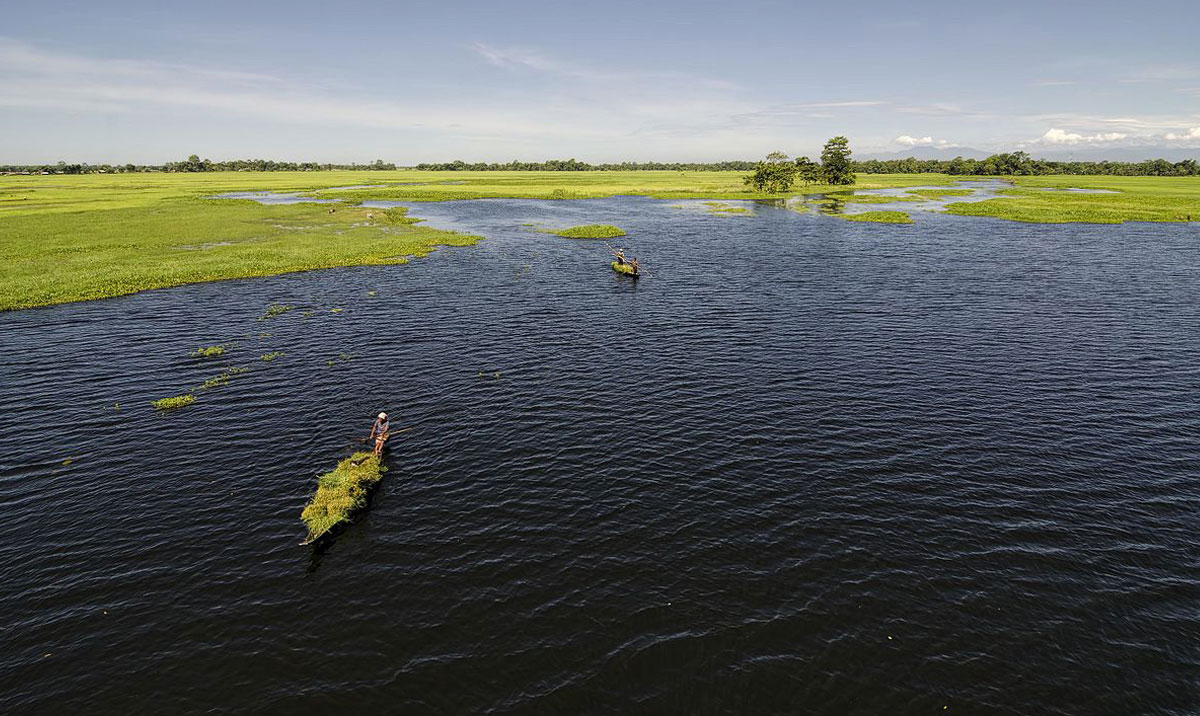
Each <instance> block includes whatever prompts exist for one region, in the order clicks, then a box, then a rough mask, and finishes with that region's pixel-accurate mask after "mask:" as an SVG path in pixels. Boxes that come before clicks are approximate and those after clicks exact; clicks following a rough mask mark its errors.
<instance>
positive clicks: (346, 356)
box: [328, 353, 354, 367]
mask: <svg viewBox="0 0 1200 716" xmlns="http://www.w3.org/2000/svg"><path fill="white" fill-rule="evenodd" d="M353 357H354V356H353V355H351V354H350V353H338V354H337V355H336V356H334V357H333V358H330V359H329V361H328V362H329V365H330V367H333V366H334V365H337V362H338V361H342V362H343V363H345V362H346V361H348V360H350V359H351V358H353Z"/></svg>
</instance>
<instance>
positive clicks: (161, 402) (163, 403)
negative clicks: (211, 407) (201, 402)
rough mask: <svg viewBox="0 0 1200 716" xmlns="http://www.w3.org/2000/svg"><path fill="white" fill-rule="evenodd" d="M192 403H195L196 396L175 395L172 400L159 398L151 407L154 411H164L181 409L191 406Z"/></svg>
mask: <svg viewBox="0 0 1200 716" xmlns="http://www.w3.org/2000/svg"><path fill="white" fill-rule="evenodd" d="M194 402H196V396H194V395H192V394H191V393H186V394H184V395H177V396H175V397H174V398H159V399H158V400H156V401H154V402H153V403H152V405H153V406H154V409H155V410H160V411H166V410H175V409H176V408H182V407H184V406H185V405H191V404H192V403H194Z"/></svg>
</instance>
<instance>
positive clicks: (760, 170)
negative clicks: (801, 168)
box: [742, 152, 796, 194]
mask: <svg viewBox="0 0 1200 716" xmlns="http://www.w3.org/2000/svg"><path fill="white" fill-rule="evenodd" d="M795 180H796V165H795V164H793V163H792V160H790V159H788V155H786V154H784V153H783V152H771V153H770V154H768V155H767V158H766V159H764V160H763V161H761V162H759V163H758V164H756V165H755V167H754V173H753V174H751V175H749V176H746V177H742V181H743V182H744V183H745V184H746V186H750V187H754V190H755V191H760V192H766V193H768V194H781V193H783V192H785V191H787V190H788V189H791V188H792V182H794V181H795Z"/></svg>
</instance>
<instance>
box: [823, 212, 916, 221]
mask: <svg viewBox="0 0 1200 716" xmlns="http://www.w3.org/2000/svg"><path fill="white" fill-rule="evenodd" d="M835 216H837V217H839V218H841V219H845V220H846V221H865V222H870V223H874V224H911V223H913V220H912V218H910V217H909V215H908V214H907V213H905V212H903V211H864V212H862V213H861V214H835Z"/></svg>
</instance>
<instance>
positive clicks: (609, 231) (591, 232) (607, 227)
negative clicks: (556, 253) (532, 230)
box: [542, 224, 625, 239]
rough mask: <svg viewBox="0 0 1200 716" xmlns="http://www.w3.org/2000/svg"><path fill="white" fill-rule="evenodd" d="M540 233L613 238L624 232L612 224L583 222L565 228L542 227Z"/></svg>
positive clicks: (568, 236) (571, 236) (583, 237)
mask: <svg viewBox="0 0 1200 716" xmlns="http://www.w3.org/2000/svg"><path fill="white" fill-rule="evenodd" d="M542 233H545V234H554V235H555V236H562V237H564V238H568V239H615V238H616V237H618V236H624V235H625V232H624V231H623V230H622V229H621V228H620V227H618V226H613V225H612V224H584V225H582V226H572V227H570V228H567V229H543V230H542Z"/></svg>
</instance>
